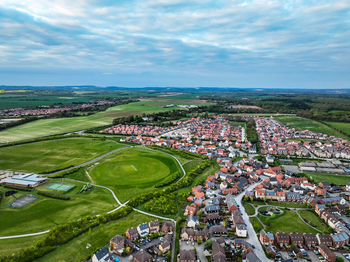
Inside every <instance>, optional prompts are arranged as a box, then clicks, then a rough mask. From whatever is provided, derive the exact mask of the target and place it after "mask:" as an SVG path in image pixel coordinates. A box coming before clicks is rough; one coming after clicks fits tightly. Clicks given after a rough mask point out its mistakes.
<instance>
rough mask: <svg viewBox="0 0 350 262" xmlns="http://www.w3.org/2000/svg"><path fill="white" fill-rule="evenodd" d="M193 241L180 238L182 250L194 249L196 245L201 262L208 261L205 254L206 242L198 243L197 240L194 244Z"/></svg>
mask: <svg viewBox="0 0 350 262" xmlns="http://www.w3.org/2000/svg"><path fill="white" fill-rule="evenodd" d="M192 243H193V242H192V241H188V244H187V241H182V240H180V250H193V249H194V247H196V250H197V258H198V259H199V260H200V261H201V262H207V261H208V260H207V258H206V257H205V256H204V254H203V253H204V244H201V245H198V244H197V243H196V242H195V244H194V246H193V244H192Z"/></svg>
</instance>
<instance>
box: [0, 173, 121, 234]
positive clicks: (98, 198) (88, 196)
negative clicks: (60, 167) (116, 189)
mask: <svg viewBox="0 0 350 262" xmlns="http://www.w3.org/2000/svg"><path fill="white" fill-rule="evenodd" d="M52 181H53V182H56V183H60V182H61V180H58V179H57V180H52ZM69 184H74V185H75V188H74V189H73V190H71V191H69V192H68V193H67V195H68V196H72V198H71V199H70V200H60V199H54V198H49V197H45V196H42V195H38V194H36V193H35V192H30V194H34V195H36V196H37V197H38V199H37V200H35V201H34V202H32V203H30V204H29V205H27V206H25V207H22V208H11V207H9V206H8V204H9V203H11V202H13V200H14V197H13V196H9V197H5V198H4V199H3V201H2V202H1V204H0V214H1V215H0V232H1V234H0V236H9V235H17V234H27V233H35V232H40V231H45V230H47V229H50V228H51V227H52V226H55V225H57V224H60V223H63V222H66V221H68V220H71V219H76V218H78V217H81V216H85V215H97V214H101V213H103V212H107V211H110V210H112V209H114V208H115V207H117V206H118V205H117V204H116V202H115V200H114V198H113V196H112V195H111V193H110V192H109V191H108V190H106V189H102V188H97V187H94V188H93V189H92V190H90V191H87V192H84V193H78V192H79V191H80V189H81V188H82V186H83V185H84V184H82V183H78V182H72V181H69ZM0 189H1V190H3V191H6V190H8V189H6V188H3V187H0ZM39 189H40V190H45V185H42V186H40V187H39ZM26 194H28V192H22V191H19V192H18V193H16V194H15V197H16V198H19V197H21V196H23V195H26Z"/></svg>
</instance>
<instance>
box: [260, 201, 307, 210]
mask: <svg viewBox="0 0 350 262" xmlns="http://www.w3.org/2000/svg"><path fill="white" fill-rule="evenodd" d="M266 204H268V205H271V206H277V207H287V208H305V207H307V206H306V205H305V204H300V203H294V202H273V201H267V202H266Z"/></svg>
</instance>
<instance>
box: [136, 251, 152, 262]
mask: <svg viewBox="0 0 350 262" xmlns="http://www.w3.org/2000/svg"><path fill="white" fill-rule="evenodd" d="M133 261H134V262H151V261H152V256H151V255H150V254H149V253H148V252H147V251H145V250H143V249H142V250H140V251H139V252H137V253H136V254H134V255H133Z"/></svg>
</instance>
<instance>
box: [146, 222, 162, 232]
mask: <svg viewBox="0 0 350 262" xmlns="http://www.w3.org/2000/svg"><path fill="white" fill-rule="evenodd" d="M148 227H149V233H150V234H153V233H155V232H159V222H158V220H153V221H150V222H149V223H148Z"/></svg>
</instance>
